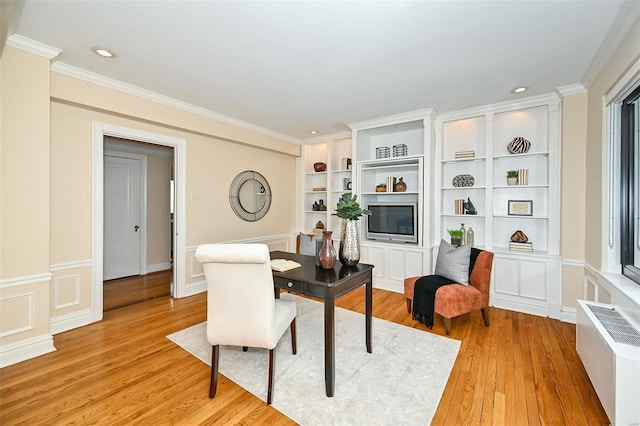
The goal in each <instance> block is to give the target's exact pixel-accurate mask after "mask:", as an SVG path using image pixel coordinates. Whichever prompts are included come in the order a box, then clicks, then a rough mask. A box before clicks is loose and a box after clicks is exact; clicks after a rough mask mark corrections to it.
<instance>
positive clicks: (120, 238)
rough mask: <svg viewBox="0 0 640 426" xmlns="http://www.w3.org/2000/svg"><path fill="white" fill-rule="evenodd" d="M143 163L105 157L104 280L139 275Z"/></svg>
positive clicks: (129, 159)
mask: <svg viewBox="0 0 640 426" xmlns="http://www.w3.org/2000/svg"><path fill="white" fill-rule="evenodd" d="M140 173H141V167H140V160H136V159H132V158H123V157H115V156H110V155H105V156H104V278H103V279H104V280H105V281H106V280H111V279H114V278H121V277H128V276H131V275H139V274H140V244H141V238H140V235H141V232H140V219H141V210H142V208H141V206H142V192H141V183H140V182H141V175H140Z"/></svg>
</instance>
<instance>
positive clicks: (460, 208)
mask: <svg viewBox="0 0 640 426" xmlns="http://www.w3.org/2000/svg"><path fill="white" fill-rule="evenodd" d="M453 201H454V213H455V214H464V199H459V200H453Z"/></svg>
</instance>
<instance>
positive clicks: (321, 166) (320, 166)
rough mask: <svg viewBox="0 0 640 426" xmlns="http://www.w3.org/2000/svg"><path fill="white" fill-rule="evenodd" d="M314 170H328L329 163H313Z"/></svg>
mask: <svg viewBox="0 0 640 426" xmlns="http://www.w3.org/2000/svg"><path fill="white" fill-rule="evenodd" d="M313 170H315V171H316V172H324V171H325V170H327V164H326V163H313Z"/></svg>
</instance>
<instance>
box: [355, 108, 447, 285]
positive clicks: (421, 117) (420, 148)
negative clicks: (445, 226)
mask: <svg viewBox="0 0 640 426" xmlns="http://www.w3.org/2000/svg"><path fill="white" fill-rule="evenodd" d="M434 122H435V112H434V111H433V110H432V109H426V110H421V111H414V112H412V113H408V114H401V115H395V116H390V117H385V118H381V119H377V120H371V121H366V122H359V123H352V124H350V125H349V126H350V127H351V129H352V130H353V141H354V149H353V156H354V158H355V161H356V172H355V175H354V182H355V185H356V186H355V188H356V195H357V196H358V200H359V202H360V203H361V205H362V206H363V207H366V206H367V204H368V203H372V202H410V203H416V204H417V206H418V242H417V243H414V244H412V243H390V242H380V241H375V240H368V239H367V237H366V232H365V229H364V223H365V221H361V222H362V223H361V233H360V235H361V249H362V261H363V262H366V263H371V264H374V265H375V266H376V267H375V269H374V271H373V274H374V286H375V287H377V288H383V289H388V290H392V291H396V292H402V291H403V282H404V279H405V278H406V277H409V276H415V275H425V274H427V273H429V271H430V269H431V263H430V259H431V255H430V247H428V245H427V246H426V247H425V243H426V242H428V241H430V232H431V227H430V223H429V221H428V215H427V214H426V212H427V209H426V206H429V204H430V201H429V200H430V191H429V190H428V188H429V187H430V172H429V170H430V167H429V164H430V160H431V149H430V147H431V146H432V144H433V136H434V130H433V129H434ZM394 147H396V149H394ZM399 147H402V149H401V150H399V149H398V148H399ZM385 148H388V152H389V156H388V157H386V158H379V157H380V156H379V155H378V154H377V151H380V150H384V149H385ZM405 148H406V151H405ZM398 151H403V152H402V154H399V153H398ZM394 154H396V155H394ZM400 177H402V178H403V182H405V184H406V185H407V188H406V191H404V192H392V191H389V192H377V191H376V186H377V185H379V184H386V183H387V182H388V178H396V179H397V180H399V178H400Z"/></svg>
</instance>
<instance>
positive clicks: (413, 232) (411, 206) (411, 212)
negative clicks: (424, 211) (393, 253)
mask: <svg viewBox="0 0 640 426" xmlns="http://www.w3.org/2000/svg"><path fill="white" fill-rule="evenodd" d="M367 209H369V210H371V215H370V216H367V238H368V239H371V240H387V241H397V242H408V243H417V242H418V233H417V204H415V203H370V204H369V205H367Z"/></svg>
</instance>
